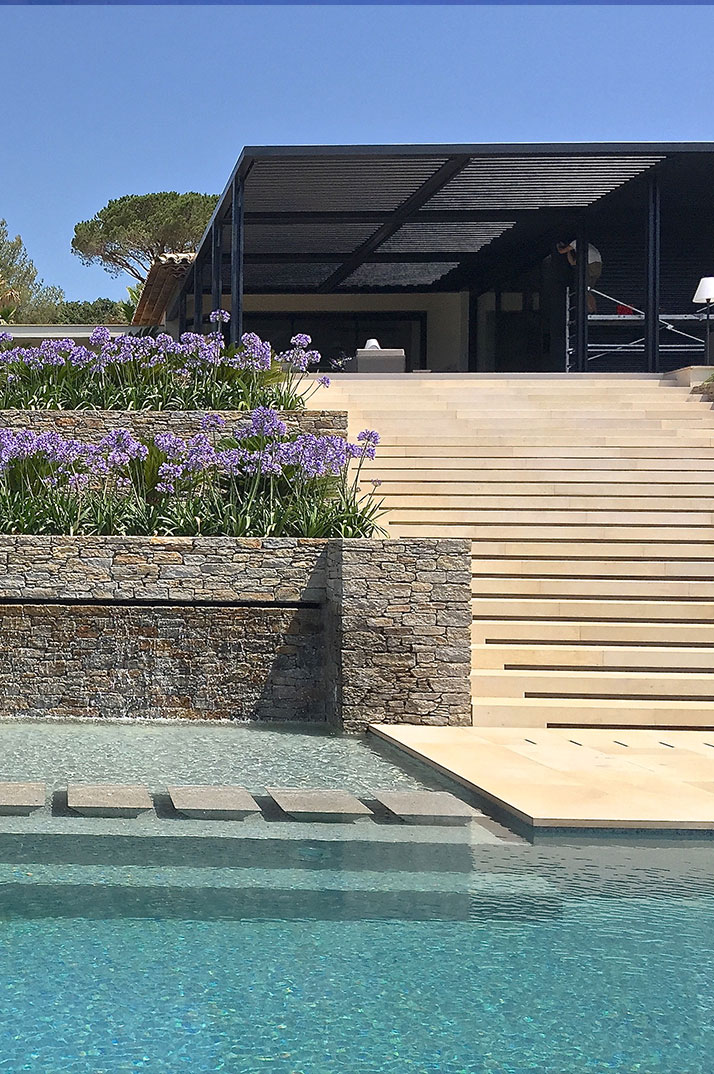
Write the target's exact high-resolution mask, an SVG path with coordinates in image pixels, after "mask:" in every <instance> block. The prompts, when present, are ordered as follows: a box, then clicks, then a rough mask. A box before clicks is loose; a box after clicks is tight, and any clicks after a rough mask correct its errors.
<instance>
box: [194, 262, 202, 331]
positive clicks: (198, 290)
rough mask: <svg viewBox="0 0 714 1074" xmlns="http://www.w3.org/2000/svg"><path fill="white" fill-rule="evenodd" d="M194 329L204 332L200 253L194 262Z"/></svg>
mask: <svg viewBox="0 0 714 1074" xmlns="http://www.w3.org/2000/svg"><path fill="white" fill-rule="evenodd" d="M193 330H194V332H203V265H202V264H201V263H200V261H199V259H198V255H196V260H195V261H194V263H193Z"/></svg>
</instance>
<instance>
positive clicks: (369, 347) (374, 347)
mask: <svg viewBox="0 0 714 1074" xmlns="http://www.w3.org/2000/svg"><path fill="white" fill-rule="evenodd" d="M713 282H714V281H713ZM381 349H382V348H381V347H380V345H379V340H378V339H368V340H367V342H366V343H365V345H364V347H363V348H362V350H364V351H381Z"/></svg>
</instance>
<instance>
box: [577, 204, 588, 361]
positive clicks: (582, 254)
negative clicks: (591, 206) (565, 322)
mask: <svg viewBox="0 0 714 1074" xmlns="http://www.w3.org/2000/svg"><path fill="white" fill-rule="evenodd" d="M576 242H577V245H576V262H575V279H576V284H575V354H574V357H575V362H574V363H573V364H574V366H575V371H576V372H577V373H584V372H585V371H586V370H587V368H588V249H589V243H588V235H587V231H586V230H585V226H584V224H581V225H580V227H579V228H578V232H577V240H576Z"/></svg>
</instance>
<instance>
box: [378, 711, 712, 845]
mask: <svg viewBox="0 0 714 1074" xmlns="http://www.w3.org/2000/svg"><path fill="white" fill-rule="evenodd" d="M370 731H371V732H372V733H373V734H375V735H378V736H379V737H380V738H381V739H383V740H385V741H386V742H388V743H390V744H391V745H392V746H394V747H396V748H397V749H399V750H402V751H404V752H405V753H408V754H409V755H410V756H412V757H416V758H417V759H419V760H420V761H423V762H425V763H426V764H428V765H430V766H431V767H433V768H436V769H437V770H438V771H440V772H442V773H444V774H446V775H447V776H449V777H451V778H452V779H454V780H455V781H456V782H457V783H459V784H461V786H463V787H467V788H468V789H469V790H471V791H473V792H475V793H476V794H478V795H479V796H480V797H482V798H483V799H484V800H485V801H486V802H490V803H492V804H493V805H495V806H496V807H497V808H498V809H499V810H502V811H503V812H504V813H506V814H507V815H508V816H510V817H514V818H516V819H517V820H519V821H522V822H525V823H526V824H530V825H532V826H533V827H534V828H538V829H546V828H611V829H636V828H649V829H714V732H711V731H656V730H652V731H649V730H641V731H640V730H636V731H627V730H609V729H606V728H602V729H601V728H598V729H580V728H546V729H541V728H531V727H529V728H510V727H509V728H502V727H421V726H414V725H408V724H373V725H372V726H371V727H370Z"/></svg>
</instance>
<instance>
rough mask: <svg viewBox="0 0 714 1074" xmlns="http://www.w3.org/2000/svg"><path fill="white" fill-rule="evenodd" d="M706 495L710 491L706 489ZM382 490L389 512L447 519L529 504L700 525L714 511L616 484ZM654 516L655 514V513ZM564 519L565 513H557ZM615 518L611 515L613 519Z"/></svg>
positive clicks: (578, 516) (712, 518)
mask: <svg viewBox="0 0 714 1074" xmlns="http://www.w3.org/2000/svg"><path fill="white" fill-rule="evenodd" d="M705 495H708V494H706V493H705ZM380 496H381V497H382V498H383V499H384V502H385V504H386V505H387V506H388V507H389V508H390V510H391V511H393V517H394V518H395V519H399V518H400V517H401V516H403V515H406V514H407V513H408V512H410V511H411V512H416V511H429V512H430V513H438V515H439V519H440V520H442V521H448V518H446V517H445V512H447V511H455V512H456V513H457V514H458V516H459V518H463V517H464V516H465V515H466V514H468V516H469V518H470V517H478V516H480V515H482V514H486V516H487V517H489V516H490V513H491V512H497V513H500V512H505V511H509V512H510V511H514V512H516V513H518V514H520V513H521V511H528V510H530V509H531V508H533V509H534V510H536V511H539V512H544V513H545V512H547V513H548V515H549V516H550V514H551V512H558V513H559V514H560V515H561V516H562V513H563V512H565V514H566V515H568V516H570V515H574V516H575V518H574V519H573V521H575V522H578V521H582V522H586V521H588V519H587V518H583V517H582V516H583V513H584V512H585V513H588V514H589V513H591V512H597V513H598V515H600V514H602V513H607V514H608V515H613V516H614V515H617V516H618V518H619V516H621V515H626V516H627V517H626V518H624V521H629V519H630V515H631V516H632V521H634V522H637V521H640V520H643V521H644V520H645V519H643V516H645V515H646V516H647V519H649V520H650V521H653V522H656V521H659V517H660V516H663V517H664V518H665V520H667V519H668V518H671V516H673V515H677V516H678V517H679V518H680V520H681V521H682V522H692V523H694V524H695V525H704V524H707V523H713V522H714V512H713V511H712V510H711V509H709V510H702V507H703V506H704V507H705V506H706V503H707V501H706V499H704V500H703V499H702V496H681V495H666V494H664V493H662V494H658V495H644V494H643V495H637V496H628V495H626V494H625V493H624V492H622V491H621V490H620V489H615V490H614V491H612V492H609V493H598V492H589V493H587V494H584V495H565V494H561V492H560V490H556V491H554V492H547V491H545V492H540V491H537V490H536V491H535V492H533V493H531V494H523V493H519V492H515V491H513V490H512V489H511V487H510V486H509V485H508V484H505V483H504V484H503V485H502V486H501V488H500V489H499V490H498V491H497V492H496V491H495V490H494V489H491V490H490V491H485V492H484V491H478V490H469V491H468V492H466V493H458V494H455V493H449V492H447V491H446V490H443V491H441V492H440V493H439V494H438V495H435V494H434V493H432V492H424V491H421V492H420V491H418V490H417V489H416V488H414V489H412V490H410V491H409V492H408V493H405V492H404V491H399V490H398V489H393V488H392V486H391V483H388V482H385V483H384V484H383V485H382V487H381V489H380ZM653 516H654V517H653ZM561 520H562V521H565V518H562V517H561ZM617 520H618V519H615V518H613V521H617Z"/></svg>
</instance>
